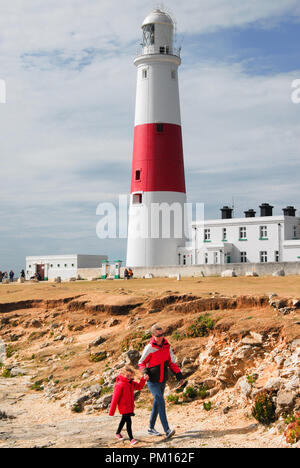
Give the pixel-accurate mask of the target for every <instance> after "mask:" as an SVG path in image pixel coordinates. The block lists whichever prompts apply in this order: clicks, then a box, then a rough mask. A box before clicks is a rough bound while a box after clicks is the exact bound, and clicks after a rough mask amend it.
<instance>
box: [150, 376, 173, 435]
mask: <svg viewBox="0 0 300 468" xmlns="http://www.w3.org/2000/svg"><path fill="white" fill-rule="evenodd" d="M147 385H148V388H149V390H150V392H151V393H152V395H153V397H154V401H153V407H152V413H151V416H150V428H151V429H154V426H155V423H156V419H157V415H158V414H159V417H160V420H161V423H162V427H163V428H164V431H165V432H167V431H168V430H169V424H168V420H167V415H166V405H165V399H164V391H165V387H166V382H162V383H159V382H158V383H156V382H149V381H148V382H147Z"/></svg>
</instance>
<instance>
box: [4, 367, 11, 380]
mask: <svg viewBox="0 0 300 468" xmlns="http://www.w3.org/2000/svg"><path fill="white" fill-rule="evenodd" d="M1 377H3V378H4V379H12V375H11V372H10V370H8V369H3V372H2V374H1Z"/></svg>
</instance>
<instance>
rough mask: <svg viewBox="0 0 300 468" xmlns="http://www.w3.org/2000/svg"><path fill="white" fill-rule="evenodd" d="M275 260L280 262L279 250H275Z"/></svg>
mask: <svg viewBox="0 0 300 468" xmlns="http://www.w3.org/2000/svg"><path fill="white" fill-rule="evenodd" d="M275 262H279V250H275Z"/></svg>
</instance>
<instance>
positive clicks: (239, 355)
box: [232, 345, 253, 361]
mask: <svg viewBox="0 0 300 468" xmlns="http://www.w3.org/2000/svg"><path fill="white" fill-rule="evenodd" d="M252 353H253V349H252V346H250V345H245V346H242V347H241V348H238V349H237V350H236V351H235V352H234V353H233V355H232V360H233V361H235V360H242V359H247V358H248V357H250V356H251V355H252Z"/></svg>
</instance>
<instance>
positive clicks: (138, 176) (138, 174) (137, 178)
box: [135, 169, 141, 180]
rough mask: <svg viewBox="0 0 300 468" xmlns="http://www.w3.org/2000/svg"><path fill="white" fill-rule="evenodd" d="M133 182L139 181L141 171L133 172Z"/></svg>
mask: <svg viewBox="0 0 300 468" xmlns="http://www.w3.org/2000/svg"><path fill="white" fill-rule="evenodd" d="M135 180H141V171H140V170H139V169H138V170H137V171H135Z"/></svg>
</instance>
